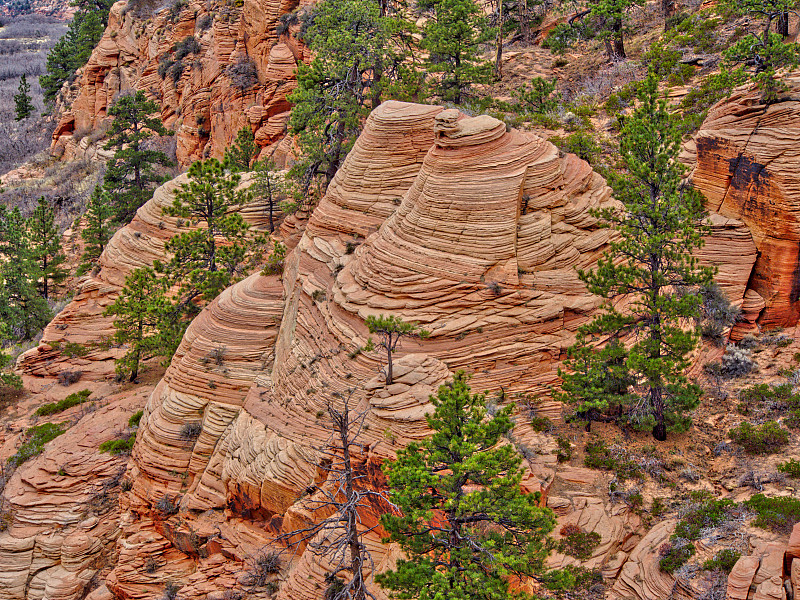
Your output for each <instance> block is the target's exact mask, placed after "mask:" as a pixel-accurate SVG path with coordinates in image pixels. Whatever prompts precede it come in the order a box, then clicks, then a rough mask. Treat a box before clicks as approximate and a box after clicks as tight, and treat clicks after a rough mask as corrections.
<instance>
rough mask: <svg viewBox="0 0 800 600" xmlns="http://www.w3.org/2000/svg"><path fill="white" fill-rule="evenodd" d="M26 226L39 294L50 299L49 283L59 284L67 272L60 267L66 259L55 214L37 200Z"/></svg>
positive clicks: (44, 203)
mask: <svg viewBox="0 0 800 600" xmlns="http://www.w3.org/2000/svg"><path fill="white" fill-rule="evenodd" d="M27 225H28V237H29V240H30V247H31V258H32V259H33V260H34V261H36V263H37V266H38V276H39V281H38V282H37V283H38V288H39V293H40V294H41V295H42V297H43V298H45V299H47V298H49V297H50V291H51V287H50V284H51V282H52V283H53V284H58V283H61V282H62V281H64V279H66V277H67V275H68V274H69V272H68V271H67V269H65V268H63V266H62V265H63V264H64V262H65V261H66V260H67V257H66V256H65V255H64V253H63V252H62V251H61V236H60V235H59V232H58V229H56V226H55V213H54V211H53V209H52V207H51V206H50V205H49V204H48V203H47V200H45V199H44V197H41V198H39V201H38V202H37V203H36V208H34V209H33V214H32V215H31V217H30V218H29V219H28V223H27Z"/></svg>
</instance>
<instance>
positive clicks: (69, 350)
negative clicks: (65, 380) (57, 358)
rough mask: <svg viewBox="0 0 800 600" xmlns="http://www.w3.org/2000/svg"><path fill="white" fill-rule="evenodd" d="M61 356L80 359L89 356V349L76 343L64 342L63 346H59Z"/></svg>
mask: <svg viewBox="0 0 800 600" xmlns="http://www.w3.org/2000/svg"><path fill="white" fill-rule="evenodd" d="M61 354H63V355H64V356H66V357H67V358H80V357H81V356H86V355H87V354H89V349H88V348H87V347H86V346H84V345H83V344H79V343H77V342H65V343H64V345H63V346H61Z"/></svg>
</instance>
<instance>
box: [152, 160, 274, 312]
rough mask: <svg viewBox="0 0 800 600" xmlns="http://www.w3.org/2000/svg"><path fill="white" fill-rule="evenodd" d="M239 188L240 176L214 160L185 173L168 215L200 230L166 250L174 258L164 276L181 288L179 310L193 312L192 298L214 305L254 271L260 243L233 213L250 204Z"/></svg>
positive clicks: (179, 237) (171, 243)
mask: <svg viewBox="0 0 800 600" xmlns="http://www.w3.org/2000/svg"><path fill="white" fill-rule="evenodd" d="M239 182H240V176H239V174H238V173H228V172H226V171H225V169H224V168H223V166H222V164H221V163H220V162H219V161H218V160H216V159H213V158H212V159H209V160H206V161H197V162H195V163H194V164H192V166H191V167H190V168H189V182H188V183H185V184H183V185H182V186H181V187H180V189H178V191H177V192H176V193H175V199H174V201H173V204H172V206H171V207H168V208H167V209H166V212H167V214H170V215H172V216H176V217H183V218H186V219H191V220H194V221H197V222H201V223H203V224H204V227H202V228H200V229H194V230H192V231H188V232H183V233H179V234H177V235H175V236H174V237H173V238H172V239H171V240H170V241H169V242H167V244H166V249H167V251H168V252H171V253H172V258H171V260H170V261H169V263H168V264H167V265H165V266H164V267H163V268H162V271H164V272H165V273H166V274H167V275H168V277H169V278H170V280H171V283H173V284H177V285H178V286H179V300H178V304H179V305H180V307H181V308H182V309H184V310H189V311H190V312H191V311H192V310H194V309H195V307H194V304H193V301H194V299H195V298H202V299H204V300H206V301H211V300H213V299H214V298H216V297H217V296H218V295H219V294H220V293H221V292H222V290H224V289H225V288H226V287H229V286H230V285H232V284H233V283H235V282H236V281H238V280H239V279H241V277H242V276H243V275H244V273H245V272H246V271H247V269H248V268H249V267H251V266H252V265H253V258H252V257H253V256H254V255H255V250H256V249H258V247H259V245H260V244H261V243H262V240H261V239H260V238H256V239H253V238H252V236H248V233H249V225H248V224H247V223H246V222H245V220H244V218H242V215H241V214H240V213H239V212H237V211H236V209H237V208H239V207H241V206H242V205H243V204H245V203H246V202H247V201H248V200H249V198H250V195H249V193H248V192H244V191H241V190H238V189H237V187H238V185H239ZM220 241H221V242H222V243H220ZM248 251H250V252H251V253H252V254H251V258H250V260H248Z"/></svg>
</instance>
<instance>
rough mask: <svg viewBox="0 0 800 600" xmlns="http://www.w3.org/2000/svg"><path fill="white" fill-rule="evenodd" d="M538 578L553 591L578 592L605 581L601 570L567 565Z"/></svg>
mask: <svg viewBox="0 0 800 600" xmlns="http://www.w3.org/2000/svg"><path fill="white" fill-rule="evenodd" d="M538 579H539V581H541V582H542V584H543V585H544V586H545V587H546V588H547V589H548V590H550V591H551V592H556V593H558V592H576V591H581V590H588V589H590V588H591V589H593V590H594V589H596V588H597V586H600V585H602V583H603V574H602V573H601V572H600V571H599V570H595V569H585V568H583V567H576V566H574V565H567V566H566V567H564V568H563V569H552V570H550V571H546V572H544V573H542V574H541V576H539V577H538ZM570 597H572V596H570Z"/></svg>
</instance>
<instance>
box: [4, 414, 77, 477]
mask: <svg viewBox="0 0 800 600" xmlns="http://www.w3.org/2000/svg"><path fill="white" fill-rule="evenodd" d="M65 431H66V430H65V429H62V427H61V425H58V424H56V423H42V424H41V425H35V426H34V427H29V428H28V429H27V430H26V431H25V443H23V444H22V445H21V446H20V447H19V449H18V450H17V453H16V454H15V455H14V456H12V457H11V458H9V459H8V464H9V465H10V466H11V467H13V468H16V467H18V466H20V465H21V464H22V463H24V462H25V461H27V460H29V459H31V458H33V457H34V456H38V455H39V454H41V453H42V451H44V445H45V444H46V443H47V442H49V441H51V440H54V439H56V438H57V437H58V436H60V435H61V434H62V433H64V432H65Z"/></svg>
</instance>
